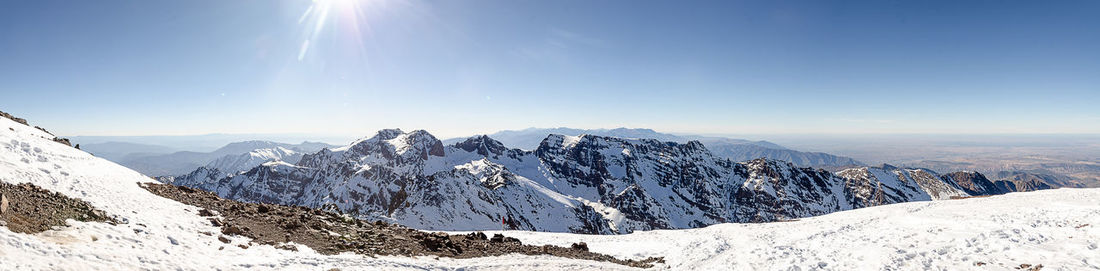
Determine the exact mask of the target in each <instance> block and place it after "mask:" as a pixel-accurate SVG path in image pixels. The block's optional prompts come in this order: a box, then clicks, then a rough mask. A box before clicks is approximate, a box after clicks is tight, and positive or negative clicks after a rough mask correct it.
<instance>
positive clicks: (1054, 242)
mask: <svg viewBox="0 0 1100 271" xmlns="http://www.w3.org/2000/svg"><path fill="white" fill-rule="evenodd" d="M509 235H511V236H516V237H518V238H520V239H521V240H524V241H526V242H528V243H537V244H557V245H561V244H565V243H566V242H575V240H577V239H578V238H579V239H580V240H581V241H584V242H587V243H588V244H589V246H590V247H591V248H592V250H593V252H598V253H606V254H609V255H613V256H617V257H639V256H651V255H662V256H665V257H666V258H665V260H666V262H667V264H668V265H667V266H664V267H663V268H670V269H677V270H714V269H737V270H753V269H756V270H788V268H790V269H794V270H799V269H801V270H813V269H818V268H820V269H833V270H864V269H889V270H929V269H932V270H968V269H979V270H1005V269H1011V268H1009V267H1012V268H1015V267H1019V266H1020V265H1021V264H1030V265H1032V266H1035V265H1038V264H1042V265H1043V270H1097V269H1100V189H1080V188H1078V189H1070V188H1063V189H1056V190H1043V191H1035V192H1024V193H1011V194H1006V195H999V196H992V197H986V198H970V199H961V200H947V201H930V202H910V203H900V204H893V205H887V206H879V207H872V208H864V209H857V210H851V211H844V212H837V213H833V214H828V215H824V216H818V217H812V218H806V219H802V220H799V221H791V222H775V223H760V224H719V225H714V226H710V227H706V228H701V229H690V230H657V231H648V232H637V233H633V234H627V235H618V236H594V235H572V234H560V233H536V232H523V233H520V232H509ZM979 262H980V263H983V265H981V266H978V263H979Z"/></svg>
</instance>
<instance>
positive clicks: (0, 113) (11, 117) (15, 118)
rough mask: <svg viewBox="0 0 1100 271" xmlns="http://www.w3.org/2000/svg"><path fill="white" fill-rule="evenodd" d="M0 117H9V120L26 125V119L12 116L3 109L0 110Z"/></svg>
mask: <svg viewBox="0 0 1100 271" xmlns="http://www.w3.org/2000/svg"><path fill="white" fill-rule="evenodd" d="M0 117H5V118H9V119H11V120H14V121H15V122H18V123H20V124H23V125H27V120H26V119H23V118H17V117H15V116H12V115H11V114H8V113H5V112H4V111H0Z"/></svg>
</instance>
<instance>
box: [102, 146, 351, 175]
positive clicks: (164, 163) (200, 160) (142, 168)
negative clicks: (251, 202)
mask: <svg viewBox="0 0 1100 271" xmlns="http://www.w3.org/2000/svg"><path fill="white" fill-rule="evenodd" d="M331 147H335V146H332V145H328V144H324V143H317V142H308V141H307V142H302V143H301V144H287V143H279V142H272V141H262V140H251V141H242V142H234V143H229V144H227V145H225V146H223V147H221V148H218V149H217V150H214V151H212V152H192V151H181V152H174V153H170V154H159V155H148V156H144V155H138V156H134V155H130V156H126V157H123V158H120V159H122V160H112V161H114V162H117V163H119V164H121V165H123V166H126V167H128V168H131V169H134V170H137V171H138V172H141V173H144V174H145V175H149V176H175V175H180V174H186V173H189V172H192V171H194V170H195V168H198V167H206V166H209V165H210V164H211V163H212V162H214V161H215V160H239V159H244V160H248V159H250V158H248V157H249V156H256V155H253V154H249V153H250V152H253V151H257V150H264V151H261V152H280V151H279V150H277V149H278V148H282V149H284V150H288V151H292V152H295V153H311V152H316V151H318V150H321V149H323V148H331ZM269 154H270V155H274V156H280V155H283V154H271V153H269ZM263 155H264V154H260V156H263ZM226 156H234V157H236V158H226ZM237 156H239V157H237ZM280 157H281V156H280ZM104 158H107V159H109V160H110V159H112V158H111V157H104ZM268 158H272V157H268ZM256 159H261V161H262V157H258V158H256ZM281 160H284V161H287V160H294V159H288V158H281ZM222 163H230V164H231V163H232V161H223V162H222ZM245 164H248V163H245ZM257 164H258V163H257ZM227 166H230V165H227ZM252 166H255V165H252ZM248 168H250V167H248ZM234 170H236V169H234Z"/></svg>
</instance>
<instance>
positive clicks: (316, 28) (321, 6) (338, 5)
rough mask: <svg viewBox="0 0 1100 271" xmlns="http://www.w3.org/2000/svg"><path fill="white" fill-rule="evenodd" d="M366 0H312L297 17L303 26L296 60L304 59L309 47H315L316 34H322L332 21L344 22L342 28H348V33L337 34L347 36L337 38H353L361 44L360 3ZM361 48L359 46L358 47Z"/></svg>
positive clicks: (361, 14)
mask: <svg viewBox="0 0 1100 271" xmlns="http://www.w3.org/2000/svg"><path fill="white" fill-rule="evenodd" d="M365 2H367V1H366V0H313V3H312V4H311V5H310V6H309V7H308V8H306V10H305V12H303V13H302V16H301V17H299V18H298V24H299V25H302V26H303V27H302V28H303V32H304V33H303V36H304V39H303V40H302V43H301V46H300V49H299V51H298V61H303V60H305V59H306V58H307V57H308V56H309V54H310V51H311V50H315V49H311V48H316V47H317V45H318V44H317V39H318V36H320V35H322V33H324V31H325V30H326V26H327V25H329V24H332V23H341V24H345V25H344V26H345V27H344V28H346V29H350V30H351V31H350V33H344V34H340V33H337V34H338V35H345V36H349V37H338V38H354V39H356V41H357V43H358V44H362V41H361V40H359V39H360V34H361V33H360V27H359V26H360V24H365V23H366V22H365V21H364V19H365V16H363V13H362V12H363V11H362V5H363V4H364V3H365ZM360 49H361V48H360Z"/></svg>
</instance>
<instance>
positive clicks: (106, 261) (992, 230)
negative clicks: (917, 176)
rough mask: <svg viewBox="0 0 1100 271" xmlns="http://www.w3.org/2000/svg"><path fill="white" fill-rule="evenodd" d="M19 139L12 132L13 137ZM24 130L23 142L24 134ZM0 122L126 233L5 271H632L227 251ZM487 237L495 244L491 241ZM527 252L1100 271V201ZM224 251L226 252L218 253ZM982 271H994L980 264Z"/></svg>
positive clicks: (23, 162) (581, 264)
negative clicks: (582, 250) (570, 250)
mask: <svg viewBox="0 0 1100 271" xmlns="http://www.w3.org/2000/svg"><path fill="white" fill-rule="evenodd" d="M9 128H10V129H12V130H9ZM13 130H14V131H13ZM48 138H52V136H50V135H48V134H45V133H42V132H41V131H38V130H36V129H34V128H31V127H28V126H24V125H22V124H18V123H15V122H13V121H11V120H8V119H3V118H0V181H3V182H6V183H23V182H29V183H32V184H35V185H38V186H41V187H43V188H46V189H49V190H52V191H57V192H60V193H62V194H65V195H67V196H70V197H74V198H80V199H83V200H85V201H88V202H89V203H91V204H92V205H94V206H95V207H97V208H99V209H101V210H103V211H105V212H107V213H108V214H112V215H117V216H119V217H120V218H121V219H124V220H126V222H127V223H124V224H120V225H109V224H105V223H83V222H77V221H69V224H70V225H72V226H71V227H64V228H60V229H58V230H53V231H47V232H43V233H38V234H21V233H14V232H11V231H9V230H8V229H7V228H6V227H0V270H215V269H222V270H239V269H259V270H273V269H278V270H327V269H329V268H340V269H342V270H458V269H463V270H517V269H529V270H622V269H630V268H627V267H624V266H620V265H615V264H610V263H602V262H593V261H582V260H572V259H563V258H555V257H549V256H524V255H507V256H502V257H489V258H477V259H461V260H459V259H450V258H435V257H374V258H372V257H365V256H361V255H353V254H341V255H332V256H329V255H320V254H317V253H315V252H313V251H312V250H310V249H309V248H307V247H305V246H298V247H299V250H300V251H298V252H294V251H287V250H279V249H275V248H273V247H271V246H263V245H253V246H251V247H250V248H248V249H241V248H238V247H236V245H237V244H242V243H246V242H247V240H244V238H241V237H235V238H233V244H231V245H226V244H222V243H221V242H219V241H217V239H216V238H217V236H218V235H217V234H214V235H212V236H207V235H204V234H201V232H212V233H217V232H218V229H217V228H215V227H212V226H211V225H210V224H209V222H208V221H206V220H205V219H204V218H202V217H199V216H198V215H197V214H196V212H197V209H198V208H196V207H193V206H188V205H184V204H181V203H178V202H175V201H172V200H169V199H165V198H161V197H158V196H156V195H153V194H151V193H149V192H147V191H145V190H144V189H142V188H140V187H139V186H138V184H137V183H139V182H153V181H154V180H152V179H150V178H149V177H146V176H143V175H141V174H139V173H137V172H134V171H132V170H130V169H127V168H125V167H122V166H119V165H117V164H114V163H111V162H109V161H107V160H104V159H101V158H96V157H94V156H92V155H89V154H87V153H84V152H82V151H79V150H77V149H74V148H71V147H68V146H65V145H62V144H58V143H55V142H52V141H50V140H49V139H48ZM488 234H492V232H489V233H488ZM506 234H507V235H508V236H514V237H518V238H520V239H521V240H522V241H524V243H527V244H535V245H541V244H554V245H564V246H568V245H569V244H571V243H573V242H578V241H583V242H586V243H588V246H589V248H590V249H591V250H592V251H595V252H599V253H606V254H611V255H613V256H617V257H622V258H635V259H637V258H643V257H649V256H662V257H665V261H666V263H665V264H663V265H659V266H657V267H656V268H655V269H657V270H664V269H673V270H728V269H736V270H751V269H762V270H775V269H793V270H814V269H822V270H853V269H855V270H876V269H886V270H920V269H937V270H940V269H942V270H958V269H979V270H1005V269H1010V268H1012V267H1016V266H1019V265H1020V264H1032V265H1036V264H1042V265H1043V266H1044V270H1090V269H1091V270H1096V269H1100V189H1058V190H1046V191H1038V192H1028V193H1011V194H1007V195H1002V196H993V197H985V198H970V199H962V200H944V201H926V202H911V203H901V204H892V205H886V206H879V207H871V208H863V209H856V210H851V211H843V212H837V213H832V214H828V215H823V216H817V217H811V218H804V219H801V220H797V221H790V222H777V223H758V224H718V225H713V226H710V227H706V228H699V229H690V230H657V231H638V232H634V233H632V234H625V235H579V234H568V233H545V232H525V231H509V232H506ZM222 247H224V249H222V250H219V248H222ZM978 262H982V263H985V265H982V266H977V265H976V263H978Z"/></svg>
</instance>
